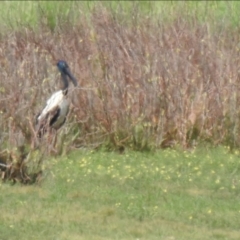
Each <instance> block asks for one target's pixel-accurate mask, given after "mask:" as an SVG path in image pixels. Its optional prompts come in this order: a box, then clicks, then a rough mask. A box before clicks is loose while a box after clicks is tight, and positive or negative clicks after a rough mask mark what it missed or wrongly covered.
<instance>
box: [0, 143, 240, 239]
mask: <svg viewBox="0 0 240 240" xmlns="http://www.w3.org/2000/svg"><path fill="white" fill-rule="evenodd" d="M239 172H240V162H239V152H238V151H235V152H234V153H229V151H228V149H227V148H223V147H219V148H215V149H211V150H209V149H208V148H204V147H202V148H198V149H197V150H194V151H178V150H161V151H157V152H155V153H147V152H145V153H140V152H133V151H126V152H125V153H124V154H118V153H113V152H101V151H99V152H93V151H89V150H88V151H85V150H78V151H74V152H72V153H71V154H70V155H69V156H68V157H61V158H58V159H54V158H52V159H49V160H47V161H46V163H45V174H44V177H43V179H42V181H41V182H40V184H39V185H37V186H36V185H34V186H20V185H18V184H17V185H14V186H11V185H10V184H1V185H0V191H1V196H0V211H1V215H0V221H1V225H0V233H1V237H0V239H1V240H2V239H3V240H4V239H13V240H14V239H18V240H21V239H32V238H33V237H34V239H169V240H170V239H172V240H173V239H192V240H194V239H228V240H229V239H239V238H240V231H239V225H240V202H239V197H240V195H239V194H240V190H239V180H240V177H239Z"/></svg>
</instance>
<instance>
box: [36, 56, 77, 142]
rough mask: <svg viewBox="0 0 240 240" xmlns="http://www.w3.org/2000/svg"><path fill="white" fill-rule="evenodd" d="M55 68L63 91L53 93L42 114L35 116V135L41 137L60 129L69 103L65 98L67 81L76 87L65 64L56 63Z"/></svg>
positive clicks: (75, 82) (61, 62)
mask: <svg viewBox="0 0 240 240" xmlns="http://www.w3.org/2000/svg"><path fill="white" fill-rule="evenodd" d="M57 67H58V69H59V71H60V73H61V78H62V82H63V89H62V90H60V91H58V92H55V93H54V94H53V95H52V96H51V98H49V99H48V100H47V104H46V106H45V107H44V109H43V110H42V112H41V113H40V114H39V115H38V116H37V119H36V120H37V121H36V123H37V135H38V137H40V138H41V136H42V135H43V134H44V133H45V132H47V131H48V129H49V128H55V129H58V128H60V127H61V126H62V125H63V124H64V122H65V120H66V116H67V114H68V110H69V105H70V101H69V99H68V97H67V93H68V79H67V78H69V79H70V80H71V81H72V83H73V85H74V86H75V87H76V86H77V80H76V79H75V78H74V76H73V75H72V73H71V71H70V69H69V67H68V65H67V63H66V62H65V61H63V60H60V61H58V63H57Z"/></svg>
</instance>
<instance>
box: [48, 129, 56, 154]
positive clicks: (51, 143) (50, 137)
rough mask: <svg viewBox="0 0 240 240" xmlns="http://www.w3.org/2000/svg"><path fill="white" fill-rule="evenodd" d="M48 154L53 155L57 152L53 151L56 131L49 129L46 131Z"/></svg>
mask: <svg viewBox="0 0 240 240" xmlns="http://www.w3.org/2000/svg"><path fill="white" fill-rule="evenodd" d="M47 142H48V147H47V149H48V153H53V154H56V153H57V150H56V149H55V147H56V142H57V130H55V129H53V128H50V129H49V131H48V141H47Z"/></svg>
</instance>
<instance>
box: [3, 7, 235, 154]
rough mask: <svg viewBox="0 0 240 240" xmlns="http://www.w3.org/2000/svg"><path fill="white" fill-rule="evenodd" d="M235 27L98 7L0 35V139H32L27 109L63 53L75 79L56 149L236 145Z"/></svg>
mask: <svg viewBox="0 0 240 240" xmlns="http://www.w3.org/2000/svg"><path fill="white" fill-rule="evenodd" d="M239 49H240V46H239V34H238V32H234V31H231V30H228V29H227V28H224V27H223V28H222V29H221V28H216V29H214V30H213V29H210V27H209V25H207V24H200V23H198V22H197V21H195V19H188V20H185V19H183V18H181V17H176V20H175V21H174V22H172V23H171V24H170V23H168V24H164V23H163V22H157V21H153V20H152V19H149V18H147V17H143V16H142V15H141V14H139V13H138V12H133V14H132V19H131V20H130V19H128V20H124V18H122V17H121V13H119V15H112V14H111V13H110V12H109V11H107V10H106V9H104V8H99V9H98V10H95V11H93V12H92V14H91V18H90V19H87V18H84V17H81V19H79V22H78V24H77V25H74V26H71V25H70V24H67V23H62V24H60V25H59V26H57V27H56V28H55V29H54V30H53V31H52V30H50V28H48V26H47V25H44V24H42V26H41V27H40V29H39V31H33V30H31V29H30V28H25V29H23V30H21V31H19V32H10V33H9V34H7V35H5V36H4V37H2V38H1V39H0V66H1V71H0V84H1V85H0V110H1V114H0V141H1V146H3V147H12V146H18V145H22V144H29V145H30V144H31V143H32V142H33V140H34V131H33V128H34V118H35V116H36V114H37V113H38V111H40V110H41V107H42V106H43V103H44V102H45V101H46V99H47V98H48V97H49V96H50V95H51V94H52V93H53V92H54V91H55V90H57V89H58V88H59V82H60V81H59V75H58V73H57V70H56V67H55V64H56V61H57V60H58V59H65V60H66V61H67V62H68V63H69V65H70V67H71V70H72V72H73V73H74V75H75V76H76V77H77V79H78V81H79V85H80V87H79V88H78V89H77V90H75V91H74V92H73V94H71V96H72V98H73V106H72V111H71V112H70V115H69V118H68V120H67V123H66V124H65V126H64V127H63V128H62V129H61V130H60V131H59V133H58V135H59V136H58V137H59V139H58V145H57V149H58V152H59V153H60V152H62V151H63V149H65V150H66V149H70V148H71V147H80V146H90V147H97V146H103V145H104V146H107V147H109V148H120V149H122V148H124V147H125V146H127V147H131V148H133V149H142V150H143V149H153V148H159V147H166V146H172V145H175V144H179V145H181V146H183V147H190V146H192V145H193V144H195V143H198V142H201V141H210V142H211V143H213V144H228V145H231V146H235V147H237V146H238V145H239V142H240V141H239V114H240V104H239V100H240V99H239V96H240V94H239V90H240V89H239Z"/></svg>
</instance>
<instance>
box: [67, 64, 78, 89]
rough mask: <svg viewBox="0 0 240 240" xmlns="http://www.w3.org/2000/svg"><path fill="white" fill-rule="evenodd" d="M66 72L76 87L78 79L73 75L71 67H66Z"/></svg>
mask: <svg viewBox="0 0 240 240" xmlns="http://www.w3.org/2000/svg"><path fill="white" fill-rule="evenodd" d="M66 74H67V75H68V76H69V78H70V79H71V81H72V83H73V85H74V86H75V87H76V86H77V80H76V78H75V77H74V76H73V75H72V73H71V71H70V70H69V68H67V69H66Z"/></svg>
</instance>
